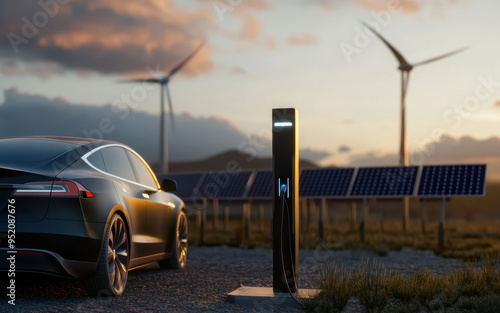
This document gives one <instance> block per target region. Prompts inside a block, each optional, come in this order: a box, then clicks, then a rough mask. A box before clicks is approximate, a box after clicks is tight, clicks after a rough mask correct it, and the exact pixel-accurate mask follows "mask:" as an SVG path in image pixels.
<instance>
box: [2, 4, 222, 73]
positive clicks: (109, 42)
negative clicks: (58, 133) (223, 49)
mask: <svg viewBox="0 0 500 313" xmlns="http://www.w3.org/2000/svg"><path fill="white" fill-rule="evenodd" d="M39 3H48V1H47V2H45V1H40V2H38V1H37V2H35V1H32V2H29V3H21V2H19V1H4V2H2V4H1V5H0V6H1V10H0V19H1V20H2V23H1V24H0V37H1V38H2V40H1V41H0V57H3V58H10V59H16V60H19V59H22V60H23V61H24V62H27V63H30V64H31V63H36V62H52V63H56V64H58V65H60V66H62V67H63V68H65V69H70V70H91V71H96V72H100V73H106V74H116V73H137V72H143V73H144V72H145V68H146V67H147V66H148V65H149V66H150V67H153V68H154V67H156V65H157V64H158V65H160V67H161V69H162V70H163V71H168V70H169V69H171V68H172V67H173V66H174V65H175V64H176V63H178V62H179V61H180V60H182V59H183V58H185V57H186V56H187V55H188V54H189V53H190V52H191V51H192V50H193V49H194V48H195V47H196V46H197V45H198V44H199V43H200V42H201V41H203V40H204V39H205V38H206V36H207V32H208V30H209V29H212V28H213V27H214V24H215V18H214V16H213V12H212V11H211V10H209V9H208V8H199V9H189V10H188V9H184V8H182V9H181V8H179V7H178V6H177V5H176V4H175V2H174V1H173V0H144V1H141V2H140V3H139V2H135V1H119V0H108V1H85V0H72V1H70V2H68V3H67V4H63V5H57V6H54V7H52V8H51V9H50V10H49V12H52V13H55V14H52V15H53V17H50V16H48V15H47V14H46V13H45V11H44V10H43V9H42V8H41V7H40V5H39ZM54 3H57V2H54ZM40 16H42V17H43V16H45V17H46V19H45V20H44V19H41V18H40ZM37 17H38V18H39V20H37ZM37 25H38V26H37ZM9 33H10V35H9ZM12 34H15V36H18V37H16V38H18V39H19V38H23V39H22V40H21V42H19V41H16V40H13V38H14V37H13V36H14V35H12ZM9 38H10V40H9ZM12 42H17V44H15V45H14V46H16V48H17V49H18V50H19V53H15V51H14V50H15V49H14V48H13V45H12ZM211 69H212V62H211V60H210V55H209V49H203V50H202V51H200V54H199V55H197V56H196V57H195V59H193V62H190V63H188V64H187V65H186V68H185V71H184V73H189V74H192V75H195V74H199V73H204V72H208V71H210V70H211Z"/></svg>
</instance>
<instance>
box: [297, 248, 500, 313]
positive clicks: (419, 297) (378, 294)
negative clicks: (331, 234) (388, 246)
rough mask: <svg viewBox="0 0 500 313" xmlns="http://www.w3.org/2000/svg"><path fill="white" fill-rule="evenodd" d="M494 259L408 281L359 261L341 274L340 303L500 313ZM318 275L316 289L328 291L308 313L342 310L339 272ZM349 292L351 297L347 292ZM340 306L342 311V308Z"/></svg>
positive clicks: (376, 308)
mask: <svg viewBox="0 0 500 313" xmlns="http://www.w3.org/2000/svg"><path fill="white" fill-rule="evenodd" d="M498 260H499V259H498V255H497V254H494V255H493V254H490V255H488V256H486V258H485V260H484V262H483V263H482V265H480V266H477V264H473V263H468V264H466V265H465V266H464V268H463V269H461V270H459V271H456V272H453V273H448V274H443V275H436V274H434V273H432V272H430V271H429V270H426V269H422V270H421V271H419V272H417V273H415V274H413V275H412V276H410V277H406V276H404V275H401V274H398V273H396V272H394V271H386V270H385V269H384V268H383V266H382V265H381V264H380V263H378V262H373V261H372V262H370V261H369V260H367V261H365V262H364V263H363V266H362V267H361V269H359V270H356V271H354V272H352V273H349V272H346V271H343V272H342V275H341V277H342V282H343V284H344V286H342V287H341V290H342V299H349V298H350V297H351V296H353V297H356V298H357V299H358V301H359V302H360V303H361V305H362V306H363V308H364V310H365V312H367V313H372V312H385V313H395V312H422V311H424V312H444V310H445V309H448V308H452V309H454V310H455V312H470V313H474V312H475V313H482V312H486V313H489V312H500V271H499V270H498V269H497V268H496V266H497V265H498ZM325 269H326V270H325V271H323V272H322V273H321V276H320V281H321V287H320V288H325V290H328V291H329V292H324V293H320V294H319V295H318V296H317V297H315V298H313V299H312V300H309V301H308V305H307V306H306V307H304V309H305V310H306V311H307V312H326V311H321V310H318V309H317V308H320V307H321V308H328V307H333V304H335V308H336V309H335V311H333V310H332V312H342V310H343V309H344V307H345V304H346V303H347V301H346V302H340V301H338V295H337V294H334V295H331V293H330V291H331V290H339V287H338V283H339V281H338V279H337V277H339V270H338V268H337V267H335V266H329V267H326V268H325ZM348 290H351V293H350V294H347V293H346V291H348ZM342 304H343V305H344V306H342V307H341V305H342Z"/></svg>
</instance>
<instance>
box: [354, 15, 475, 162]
mask: <svg viewBox="0 0 500 313" xmlns="http://www.w3.org/2000/svg"><path fill="white" fill-rule="evenodd" d="M363 24H364V25H365V26H366V27H367V28H368V29H370V30H371V31H372V32H373V33H374V34H375V35H376V36H377V37H378V38H379V39H380V40H382V42H383V43H384V44H385V45H386V46H387V47H388V48H389V50H391V52H392V54H394V56H395V57H396V59H397V60H398V62H399V67H398V69H399V70H400V71H401V139H400V146H399V163H400V164H401V165H403V166H406V165H408V150H407V147H406V121H405V119H406V116H405V111H406V104H405V100H406V93H407V92H408V82H409V80H410V72H411V70H412V69H413V68H414V67H416V66H420V65H424V64H428V63H431V62H434V61H438V60H441V59H443V58H446V57H449V56H452V55H454V54H456V53H459V52H461V51H463V50H465V49H467V48H468V47H463V48H460V49H457V50H454V51H452V52H448V53H446V54H442V55H440V56H437V57H434V58H430V59H428V60H425V61H421V62H418V63H414V64H410V62H408V61H407V60H406V59H405V58H404V57H403V55H401V53H400V52H399V51H398V50H396V48H394V47H393V46H392V45H391V44H390V43H389V42H388V41H387V40H385V38H384V37H382V35H380V34H379V33H378V32H377V31H376V30H374V29H373V28H372V27H370V26H369V25H368V24H366V23H363Z"/></svg>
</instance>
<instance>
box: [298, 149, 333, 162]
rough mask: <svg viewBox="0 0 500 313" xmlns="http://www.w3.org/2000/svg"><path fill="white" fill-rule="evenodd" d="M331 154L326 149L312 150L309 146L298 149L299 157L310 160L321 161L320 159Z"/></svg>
mask: <svg viewBox="0 0 500 313" xmlns="http://www.w3.org/2000/svg"><path fill="white" fill-rule="evenodd" d="M332 155H333V154H332V153H331V152H329V151H326V150H323V151H319V150H313V149H310V148H305V149H301V150H300V158H301V159H306V160H310V161H313V162H317V161H321V160H323V159H325V158H327V157H330V156H332Z"/></svg>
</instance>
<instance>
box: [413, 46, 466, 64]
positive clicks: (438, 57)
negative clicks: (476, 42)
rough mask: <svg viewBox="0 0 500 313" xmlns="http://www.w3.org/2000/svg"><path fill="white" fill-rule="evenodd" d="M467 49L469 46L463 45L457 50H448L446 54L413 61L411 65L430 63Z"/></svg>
mask: <svg viewBox="0 0 500 313" xmlns="http://www.w3.org/2000/svg"><path fill="white" fill-rule="evenodd" d="M467 49H469V47H463V48H460V49H458V50H455V51H452V52H448V53H446V54H443V55H440V56H437V57H434V58H432V59H429V60H425V61H422V62H418V63H415V64H413V66H419V65H424V64H427V63H431V62H434V61H437V60H441V59H444V58H446V57H449V56H452V55H454V54H457V53H459V52H462V51H464V50H467Z"/></svg>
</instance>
